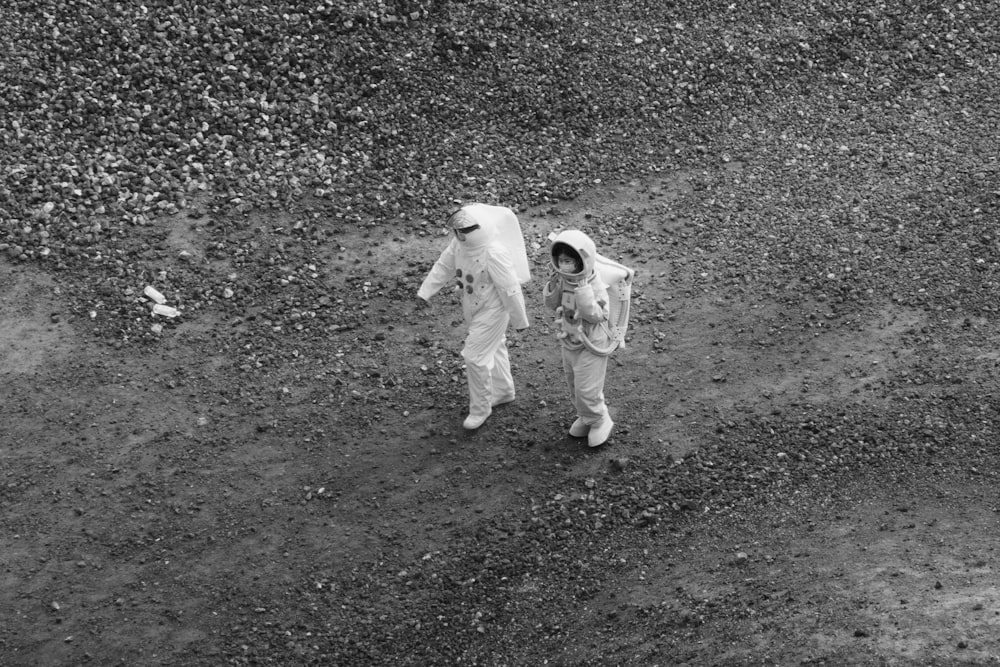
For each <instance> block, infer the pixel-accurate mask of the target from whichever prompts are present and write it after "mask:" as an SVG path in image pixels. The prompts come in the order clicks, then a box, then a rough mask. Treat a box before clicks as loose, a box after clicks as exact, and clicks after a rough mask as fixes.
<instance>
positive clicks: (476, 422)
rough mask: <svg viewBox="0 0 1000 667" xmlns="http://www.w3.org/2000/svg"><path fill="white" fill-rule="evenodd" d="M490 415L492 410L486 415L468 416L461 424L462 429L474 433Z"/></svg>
mask: <svg viewBox="0 0 1000 667" xmlns="http://www.w3.org/2000/svg"><path fill="white" fill-rule="evenodd" d="M491 414H493V411H492V410H490V411H489V412H487V413H486V414H478V415H474V414H470V415H469V416H468V417H466V418H465V421H464V422H462V428H464V429H465V430H466V431H475V430H476V429H477V428H479V427H480V426H482V425H483V424H484V423H485V422H486V420H487V419H489V418H490V415H491Z"/></svg>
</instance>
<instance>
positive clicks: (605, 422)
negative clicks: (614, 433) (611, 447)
mask: <svg viewBox="0 0 1000 667" xmlns="http://www.w3.org/2000/svg"><path fill="white" fill-rule="evenodd" d="M614 425H615V423H614V422H613V421H611V415H604V418H603V419H602V420H601V421H599V422H597V423H596V424H592V425H591V427H590V433H588V434H587V444H588V445H589V446H590V447H600V446H601V445H603V444H604V443H605V442H607V441H608V437H609V436H610V435H611V428H612V427H613V426H614Z"/></svg>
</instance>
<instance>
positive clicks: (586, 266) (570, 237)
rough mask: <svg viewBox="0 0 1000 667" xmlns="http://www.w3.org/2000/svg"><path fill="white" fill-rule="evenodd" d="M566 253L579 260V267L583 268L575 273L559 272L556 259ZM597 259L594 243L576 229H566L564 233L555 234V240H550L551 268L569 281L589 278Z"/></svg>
mask: <svg viewBox="0 0 1000 667" xmlns="http://www.w3.org/2000/svg"><path fill="white" fill-rule="evenodd" d="M562 253H567V254H569V255H571V256H573V257H576V258H578V259H579V260H580V265H581V266H583V269H582V270H581V271H578V272H577V273H566V272H564V271H560V270H559V262H558V260H557V257H558V256H559V255H560V254H562ZM596 257H597V246H595V245H594V242H593V241H591V240H590V237H589V236H587V235H586V234H584V233H583V232H581V231H580V230H578V229H567V230H565V231H562V232H559V233H558V234H556V236H555V238H553V239H552V257H551V261H552V268H553V269H555V271H556V272H557V273H558V274H559V275H561V276H562V277H563V278H567V279H569V280H580V279H581V278H589V277H590V276H591V275H592V274H593V273H594V262H595V261H596V259H595V258H596Z"/></svg>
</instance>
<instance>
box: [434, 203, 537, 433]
mask: <svg viewBox="0 0 1000 667" xmlns="http://www.w3.org/2000/svg"><path fill="white" fill-rule="evenodd" d="M493 211H500V212H505V213H506V214H508V215H510V216H513V212H512V211H510V210H509V209H501V208H499V207H492V206H485V205H482V204H473V205H470V206H466V207H463V208H460V209H459V210H457V211H456V212H454V213H453V214H452V215H451V216H450V217H449V218H448V226H449V227H450V228H451V230H452V231H453V233H454V238H452V239H451V241H450V242H449V244H448V247H446V248H445V249H444V251H443V252H442V253H441V256H440V257H439V258H438V260H437V262H435V263H434V267H433V268H432V269H431V271H430V273H428V274H427V277H426V278H425V279H424V281H423V283H422V284H421V285H420V289H419V290H418V291H417V296H418V297H420V298H421V299H423V300H424V301H429V300H430V298H431V297H432V296H434V295H435V294H437V292H438V291H439V290H441V288H442V287H444V286H446V285H449V284H452V283H457V285H458V288H459V289H460V290H461V292H462V314H463V316H464V318H465V322H466V324H467V325H468V327H469V333H468V335H467V336H466V338H465V346H464V347H463V349H462V357H463V358H464V359H465V369H466V377H467V378H468V382H469V416H468V417H466V418H465V421H464V422H463V423H462V426H463V427H464V428H466V429H468V430H474V429H477V428H479V427H480V426H482V425H483V422H485V421H486V420H487V419H488V418H489V416H490V414H492V412H493V408H494V407H495V406H497V405H501V404H503V403H509V402H511V401H513V400H514V394H515V392H514V378H513V376H512V374H511V370H510V356H509V354H508V352H507V327H508V326H510V325H511V324H513V325H514V328H515V329H516V330H518V331H521V330H523V329H527V328H528V315H527V312H526V310H525V306H524V295H523V293H522V291H521V280H520V279H519V277H518V274H517V271H516V270H515V265H514V258H513V257H512V253H511V250H510V248H508V247H507V246H506V245H504V243H502V242H501V241H500V239H499V238H498V230H497V223H496V220H495V215H492V214H491V212H493ZM514 219H515V221H516V217H515V218H514ZM518 230H519V227H518Z"/></svg>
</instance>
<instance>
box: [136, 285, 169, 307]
mask: <svg viewBox="0 0 1000 667" xmlns="http://www.w3.org/2000/svg"><path fill="white" fill-rule="evenodd" d="M142 293H143V294H145V295H146V296H148V297H149V298H150V299H152V300H153V301H155V302H156V303H166V301H167V299H166V297H164V296H163V294H161V293H160V291H159V290H157V289H156V288H155V287H153V286H152V285H146V289H144V290H143V291H142Z"/></svg>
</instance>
